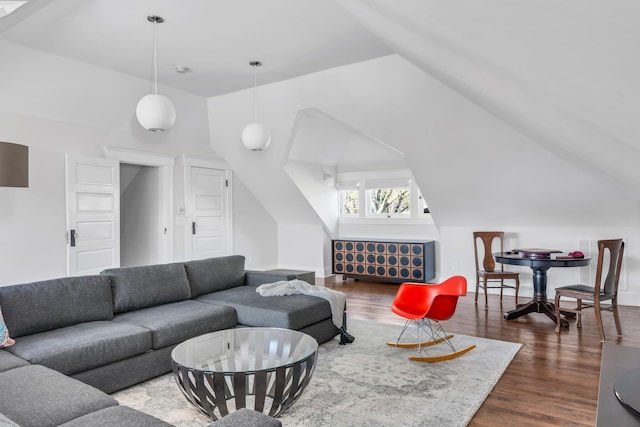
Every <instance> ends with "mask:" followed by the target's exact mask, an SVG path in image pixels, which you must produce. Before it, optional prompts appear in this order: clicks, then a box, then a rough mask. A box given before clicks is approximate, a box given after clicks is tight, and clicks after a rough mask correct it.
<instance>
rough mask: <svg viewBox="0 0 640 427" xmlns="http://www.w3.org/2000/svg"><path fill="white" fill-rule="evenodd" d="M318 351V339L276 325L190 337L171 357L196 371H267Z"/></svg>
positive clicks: (293, 362)
mask: <svg viewBox="0 0 640 427" xmlns="http://www.w3.org/2000/svg"><path fill="white" fill-rule="evenodd" d="M317 350H318V342H317V341H316V340H315V339H314V338H313V337H311V336H309V335H307V334H304V333H302V332H298V331H293V330H290V329H280V328H236V329H226V330H223V331H218V332H212V333H209V334H205V335H201V336H198V337H195V338H191V339H188V340H186V341H185V342H183V343H182V344H179V345H178V346H176V348H174V349H173V351H172V352H171V358H172V359H173V361H174V362H175V363H178V364H180V365H182V366H184V367H186V368H189V369H195V370H198V371H209V372H222V373H225V374H231V373H234V372H255V371H263V370H266V371H271V370H275V369H276V368H278V367H282V366H288V365H293V364H295V363H296V362H298V361H300V360H303V359H305V358H307V357H309V356H310V355H311V354H313V353H315V352H316V351H317Z"/></svg>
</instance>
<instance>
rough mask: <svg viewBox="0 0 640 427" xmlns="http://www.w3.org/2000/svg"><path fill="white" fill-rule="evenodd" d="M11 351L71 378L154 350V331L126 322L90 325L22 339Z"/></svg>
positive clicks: (81, 325) (90, 323) (93, 323)
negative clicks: (73, 375) (152, 342)
mask: <svg viewBox="0 0 640 427" xmlns="http://www.w3.org/2000/svg"><path fill="white" fill-rule="evenodd" d="M8 350H9V351H10V352H11V353H13V354H14V355H16V356H18V357H21V358H23V359H25V360H27V361H28V362H30V363H32V364H39V365H44V366H48V367H49V368H51V369H55V370H56V371H60V372H62V373H63V374H66V375H71V374H75V373H76V372H82V371H86V370H87V369H91V368H95V367H96V366H102V365H106V364H108V363H112V362H116V361H118V360H122V359H126V358H128V357H132V356H135V355H138V354H141V353H144V352H145V351H148V350H151V331H149V330H148V329H145V328H141V327H140V326H135V325H129V324H126V323H117V322H104V321H100V322H87V323H80V324H78V325H73V326H67V327H66V328H60V329H54V330H53V331H47V332H41V333H39V334H33V335H27V336H24V337H21V338H20V339H19V340H17V341H16V343H15V345H13V346H11V347H8Z"/></svg>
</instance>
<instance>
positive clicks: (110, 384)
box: [0, 255, 340, 426]
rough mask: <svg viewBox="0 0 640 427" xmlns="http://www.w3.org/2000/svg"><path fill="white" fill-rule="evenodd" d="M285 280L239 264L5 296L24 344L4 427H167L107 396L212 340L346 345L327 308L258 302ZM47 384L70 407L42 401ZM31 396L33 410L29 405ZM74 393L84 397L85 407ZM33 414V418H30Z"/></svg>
mask: <svg viewBox="0 0 640 427" xmlns="http://www.w3.org/2000/svg"><path fill="white" fill-rule="evenodd" d="M286 279H288V278H287V277H279V276H274V275H272V274H268V273H265V272H252V271H246V270H245V269H244V257H242V256H239V255H234V256H228V257H221V258H211V259H207V260H199V261H189V262H185V263H172V264H162V265H153V266H143V267H129V268H115V269H110V270H105V271H103V272H102V273H101V274H100V275H94V276H82V277H67V278H60V279H52V280H46V281H41V282H35V283H29V284H21V285H14V286H5V287H0V307H1V308H2V312H3V315H4V320H5V323H6V326H7V328H8V330H9V333H10V334H11V337H12V338H13V339H14V340H15V344H14V345H12V346H10V347H7V348H5V349H1V350H0V395H1V396H3V398H2V399H0V426H2V418H3V415H4V416H6V417H8V418H9V419H10V420H13V421H15V422H17V424H18V425H38V426H45V425H52V426H53V425H62V424H64V423H67V422H69V423H72V424H69V425H150V426H151V425H167V424H166V423H162V422H161V421H159V420H156V419H154V418H153V417H149V418H146V417H148V416H146V415H145V414H141V413H138V412H137V411H134V410H132V409H130V408H125V407H120V406H118V405H117V402H116V401H115V400H114V399H112V398H111V397H110V396H108V394H106V393H112V392H114V391H117V390H120V389H123V388H126V387H129V386H131V385H134V384H137V383H139V382H142V381H145V380H147V379H150V378H154V377H156V376H158V375H161V374H164V373H167V372H170V371H171V359H170V353H171V350H172V349H173V348H174V347H175V346H176V345H177V344H179V343H181V342H182V341H184V340H186V339H188V338H192V337H195V336H198V335H201V334H205V333H208V332H214V331H217V330H221V329H228V328H233V327H237V326H250V327H251V326H272V327H282V328H289V329H295V330H300V331H302V332H305V333H308V334H309V335H311V336H313V337H314V338H316V340H318V342H319V343H322V342H325V341H328V340H330V339H332V338H334V337H335V336H336V335H338V334H339V332H340V331H339V330H338V329H337V328H336V327H335V326H334V325H333V323H332V321H331V318H332V316H331V310H330V306H329V303H328V302H327V301H325V300H323V299H321V298H317V297H313V296H308V295H291V296H286V297H266V298H265V297H261V296H260V295H259V294H258V293H257V292H256V286H258V285H260V284H262V283H268V282H273V281H277V280H286ZM42 378H48V380H47V381H46V382H47V383H49V384H58V383H59V385H58V386H55V389H57V390H60V389H61V388H64V389H65V390H70V391H72V393H71V397H70V398H69V405H68V407H67V405H66V403H65V402H64V399H62V403H60V401H58V399H57V398H54V399H53V401H51V402H48V401H47V399H48V397H52V396H49V395H48V394H47V393H53V392H54V390H49V391H48V392H47V390H48V389H47V387H44V386H42V387H44V388H42V390H44V391H43V392H42V393H40V395H38V393H37V392H36V391H37V390H38V388H37V386H40V385H41V384H40V383H41V382H42V380H41V379H42ZM18 379H20V381H18V383H14V385H13V386H12V385H11V382H12V381H16V380H18ZM18 385H20V387H21V388H20V389H19V387H18ZM6 393H9V394H8V395H7V394H6ZM32 393H35V394H36V396H35V397H31V398H30V399H31V401H23V400H22V399H29V396H28V395H29V394H32ZM43 393H44V394H43ZM74 393H77V394H78V395H79V396H80V397H81V398H79V399H78V401H77V405H74V404H73V402H74V399H73V398H72V396H73V394H74ZM22 394H26V395H24V396H23V395H22ZM5 396H13V397H15V399H14V398H9V399H5ZM85 398H86V400H87V401H88V402H89V403H90V404H89V403H87V404H86V405H85V404H84V403H83V402H84V399H85ZM17 402H25V403H24V405H22V406H20V405H17ZM43 402H46V403H47V404H46V407H47V408H49V409H47V411H49V410H50V411H51V413H55V414H56V417H54V416H51V417H50V418H49V419H50V422H43V421H42V420H41V419H39V418H37V417H35V418H34V417H33V416H32V415H33V412H34V411H33V408H34V405H35V406H38V405H45V403H43ZM29 408H31V411H30V412H31V415H30V414H29V413H25V412H24V411H28V410H29ZM37 412H40V411H39V410H37ZM60 413H62V415H61V416H57V415H60ZM21 414H22V415H24V416H21ZM85 417H88V418H85ZM136 417H137V418H140V419H136V420H135V424H133V423H128V421H127V420H131V421H132V422H133V421H134V418H136ZM83 418H84V420H83ZM141 418H144V419H145V420H146V421H144V420H143V419H141ZM29 420H35V421H34V423H31V422H30V421H29ZM74 420H75V421H74ZM89 421H90V422H89ZM117 422H121V423H120V424H118V423H117ZM156 423H161V424H156ZM65 425H66V424H65Z"/></svg>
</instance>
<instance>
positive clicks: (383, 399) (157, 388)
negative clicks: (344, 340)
mask: <svg viewBox="0 0 640 427" xmlns="http://www.w3.org/2000/svg"><path fill="white" fill-rule="evenodd" d="M445 326H446V324H445ZM400 329H401V326H397V325H386V324H382V323H375V322H370V321H360V320H350V321H349V332H350V333H351V334H352V335H353V336H354V337H355V338H356V339H355V342H354V343H353V344H349V345H345V346H341V345H338V339H337V338H336V339H334V341H331V342H329V343H326V344H323V345H321V346H320V348H319V351H318V364H317V367H316V370H315V372H314V374H313V377H312V379H311V383H310V384H309V386H308V387H307V389H306V390H305V392H304V394H303V395H302V397H301V398H300V399H299V400H298V401H297V402H295V403H294V404H293V406H292V407H291V408H289V410H288V411H287V412H285V413H284V414H282V415H281V416H280V420H281V421H282V424H283V425H284V426H285V427H294V426H295V427H301V426H310V427H311V426H313V427H318V426H345V427H347V426H349V427H351V426H353V427H356V426H363V427H364V426H367V427H369V426H373V425H384V426H395V425H397V426H438V427H440V426H465V425H467V424H468V422H469V421H470V420H471V418H472V417H473V415H474V414H475V413H476V411H477V410H478V408H479V407H480V405H482V402H484V400H485V399H486V397H487V396H488V395H489V393H490V392H491V390H492V389H493V387H494V386H495V384H496V383H497V382H498V380H499V379H500V377H501V376H502V374H503V372H504V370H505V369H506V368H507V366H508V365H509V363H510V362H511V360H512V359H513V357H514V356H515V354H516V353H517V352H518V350H519V349H520V346H521V345H520V344H515V343H509V342H504V341H496V340H489V339H485V338H477V337H471V336H465V335H456V336H455V337H454V339H453V342H454V345H455V346H456V349H461V348H464V347H466V346H468V345H471V344H475V345H476V348H475V349H474V350H472V351H471V352H469V353H466V354H464V355H462V356H460V357H458V358H457V359H453V360H447V361H444V362H438V363H420V362H412V361H409V359H408V357H409V356H413V355H415V354H416V350H412V349H399V348H393V347H388V346H386V345H385V342H387V341H393V340H394V339H395V338H396V337H397V335H398V333H399V332H400ZM448 351H450V349H449V348H448V347H447V346H446V344H439V345H437V346H434V347H429V348H428V349H427V354H428V355H430V356H433V355H437V354H442V353H447V352H448ZM114 397H115V398H116V399H117V400H118V401H119V402H120V403H121V404H122V405H127V406H130V407H133V408H136V409H139V410H141V411H143V412H146V413H148V414H151V415H154V416H156V417H158V418H160V419H162V420H164V421H167V422H169V423H172V424H175V425H177V426H184V427H192V426H193V427H197V426H205V425H207V424H208V423H209V422H210V421H209V419H208V418H207V417H206V416H204V415H202V414H201V413H200V412H199V411H198V410H196V409H195V408H194V407H192V406H191V405H190V404H189V403H188V402H187V400H186V399H185V398H184V396H183V395H182V394H181V392H180V391H179V389H178V386H177V385H176V383H175V381H174V379H173V376H172V374H167V375H164V376H161V377H158V378H155V379H153V380H150V381H147V382H145V383H142V384H139V385H137V386H134V387H131V388H129V389H126V390H122V391H120V392H118V393H115V394H114Z"/></svg>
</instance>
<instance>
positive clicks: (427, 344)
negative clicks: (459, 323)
mask: <svg viewBox="0 0 640 427" xmlns="http://www.w3.org/2000/svg"><path fill="white" fill-rule="evenodd" d="M451 338H453V335H447V336H446V337H443V338H437V339H435V340H429V341H424V342H408V343H400V342H388V343H387V345H388V346H389V347H397V348H422V347H430V346H432V345H436V344H440V343H441V342H445V341H446V340H450V339H451Z"/></svg>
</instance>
